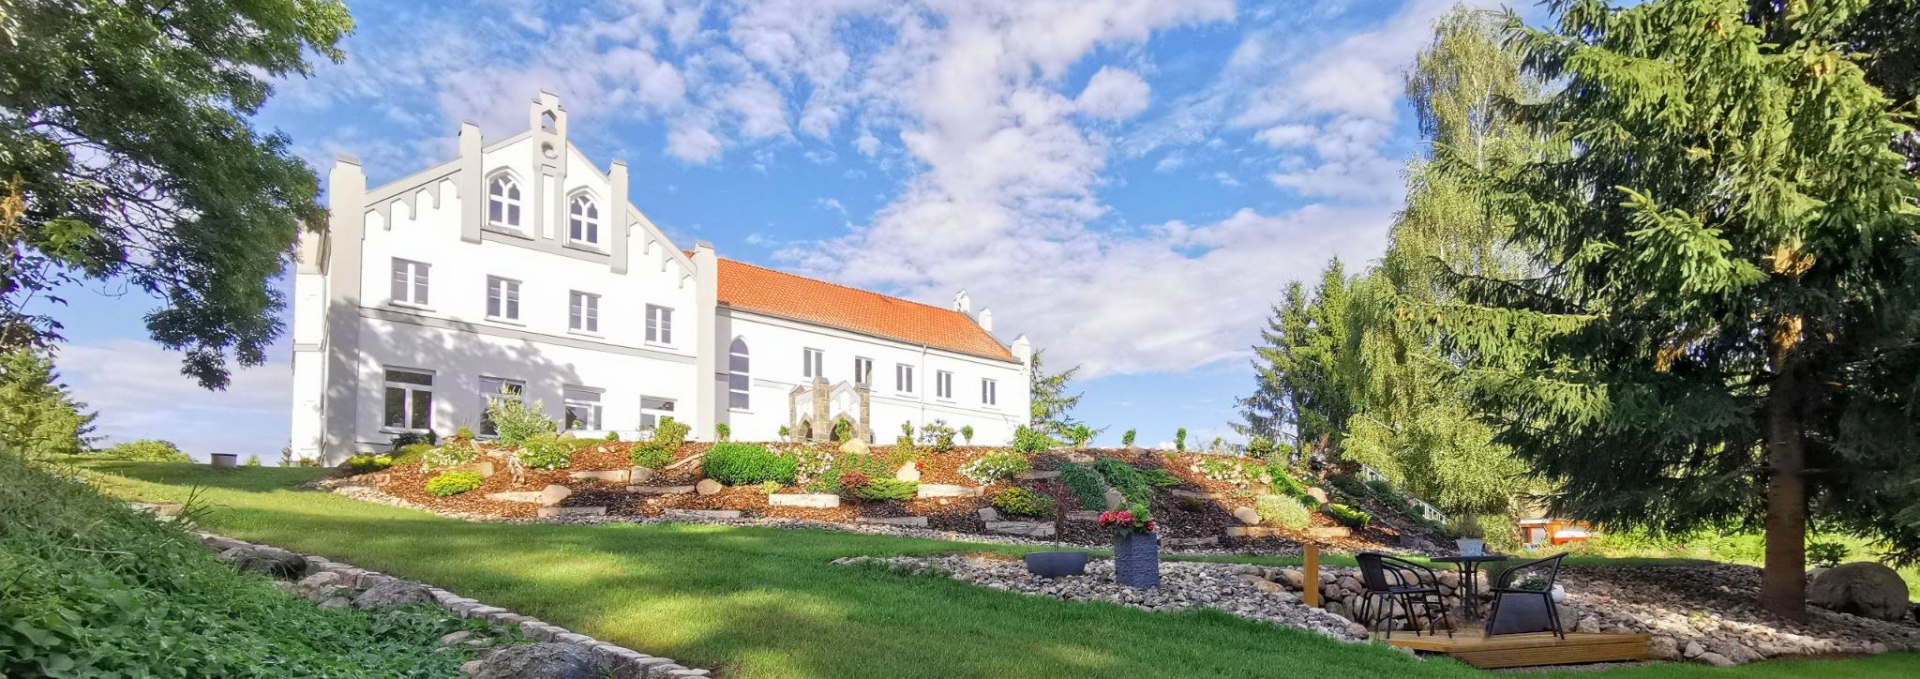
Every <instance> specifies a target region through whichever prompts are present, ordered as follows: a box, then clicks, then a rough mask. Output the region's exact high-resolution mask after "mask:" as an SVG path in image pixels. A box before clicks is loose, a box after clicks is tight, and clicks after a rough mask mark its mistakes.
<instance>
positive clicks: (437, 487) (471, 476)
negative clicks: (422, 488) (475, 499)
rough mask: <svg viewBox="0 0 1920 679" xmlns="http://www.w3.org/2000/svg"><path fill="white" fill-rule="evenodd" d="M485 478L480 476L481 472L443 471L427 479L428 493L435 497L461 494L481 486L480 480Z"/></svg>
mask: <svg viewBox="0 0 1920 679" xmlns="http://www.w3.org/2000/svg"><path fill="white" fill-rule="evenodd" d="M485 480H486V479H485V478H483V477H481V476H480V472H470V471H450V472H441V473H439V474H435V475H433V478H430V479H427V494H428V495H432V496H434V497H448V496H452V495H459V494H461V493H465V492H467V491H470V490H473V489H475V488H479V487H480V482H481V481H485Z"/></svg>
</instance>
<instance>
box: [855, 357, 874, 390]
mask: <svg viewBox="0 0 1920 679" xmlns="http://www.w3.org/2000/svg"><path fill="white" fill-rule="evenodd" d="M853 383H854V384H858V385H860V386H863V387H867V388H872V387H873V359H871V358H860V357H858V356H855V357H854V359H853Z"/></svg>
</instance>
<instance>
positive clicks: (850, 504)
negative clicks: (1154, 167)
mask: <svg viewBox="0 0 1920 679" xmlns="http://www.w3.org/2000/svg"><path fill="white" fill-rule="evenodd" d="M634 445H636V444H634V443H633V442H622V441H609V442H604V443H597V444H595V445H592V446H590V447H586V448H583V449H581V450H580V451H579V452H577V453H575V454H574V457H573V461H572V466H571V467H569V468H567V469H557V470H550V471H546V470H537V469H528V470H526V471H525V474H524V481H523V483H520V484H518V485H516V484H514V483H513V479H512V475H511V474H509V473H508V472H507V470H506V465H505V462H504V461H502V460H500V459H497V458H494V464H495V470H496V473H495V474H494V475H493V476H491V477H488V478H487V479H486V480H485V481H483V482H482V483H481V485H480V487H479V488H478V489H476V490H474V491H472V492H468V493H463V494H460V495H455V496H452V497H444V498H442V497H434V496H431V495H428V494H427V493H426V490H425V486H426V481H427V479H428V478H429V477H431V476H432V474H423V473H421V472H420V469H419V465H417V464H405V465H400V466H396V467H394V468H392V469H389V470H387V471H386V472H385V474H386V478H385V483H381V484H378V485H379V487H380V489H381V490H382V491H384V492H386V493H388V494H391V495H394V496H396V497H399V498H401V499H404V500H408V501H410V502H415V503H418V504H421V505H424V506H427V507H430V508H433V509H435V510H441V511H450V512H464V513H470V514H481V515H491V516H500V517H516V518H530V517H534V516H536V515H537V514H538V505H536V504H534V503H522V502H501V501H495V500H489V499H487V495H488V494H489V493H498V492H505V491H538V490H541V489H543V488H545V487H546V486H547V485H548V484H559V485H563V486H567V487H568V488H569V489H570V490H572V491H573V494H572V495H571V496H569V497H568V498H567V499H566V500H564V501H562V502H561V505H562V506H568V507H606V508H607V512H608V514H610V515H618V516H658V515H660V514H661V513H663V512H665V511H667V510H672V509H698V510H737V511H739V512H741V514H742V515H743V516H745V517H751V518H762V517H766V518H785V519H808V520H815V521H828V522H841V523H850V522H853V521H854V520H855V519H857V518H859V517H863V516H864V517H876V518H888V517H909V516H925V517H927V519H928V527H929V528H933V529H936V530H949V531H956V532H965V533H983V534H985V533H986V526H985V523H984V522H983V521H982V520H981V518H980V516H979V512H978V510H980V509H981V508H984V507H989V506H991V503H990V498H991V497H992V496H993V494H994V493H996V492H999V491H1000V490H1002V489H1005V488H1007V487H1011V486H1014V485H1018V486H1022V487H1025V488H1028V489H1031V490H1035V491H1037V492H1040V493H1042V494H1046V495H1049V496H1055V497H1059V496H1061V495H1064V496H1065V497H1066V498H1067V501H1068V503H1069V506H1068V507H1067V508H1068V509H1070V510H1078V509H1080V507H1079V505H1078V502H1077V501H1075V499H1074V498H1073V497H1072V495H1071V493H1066V492H1065V490H1064V488H1062V487H1061V486H1060V484H1059V482H1058V481H1057V480H1025V479H1022V480H1013V481H1001V482H996V483H993V484H991V485H989V486H987V487H986V488H985V490H984V492H983V494H982V495H981V496H980V497H953V498H919V499H914V500H909V501H905V502H869V501H862V500H858V499H855V498H851V497H845V496H843V497H842V499H841V502H840V506H838V507H834V508H827V509H814V508H805V507H784V506H782V507H775V506H771V505H769V504H768V502H767V497H766V493H765V492H764V491H762V489H760V488H758V487H733V488H725V489H722V490H721V491H720V492H719V493H716V494H713V495H699V494H696V493H687V494H675V495H642V494H637V493H631V492H628V491H627V489H626V487H625V485H626V484H614V483H604V482H594V481H587V480H580V479H573V478H571V477H569V473H571V472H576V471H609V470H624V469H628V468H630V467H631V466H632V462H631V451H632V448H633V446H634ZM711 445H712V444H710V443H688V444H685V445H683V446H681V448H680V449H679V450H678V451H676V454H675V457H674V460H675V462H676V463H678V462H683V461H684V462H687V463H686V464H683V465H681V466H680V467H679V468H672V465H671V464H670V465H668V469H665V470H662V471H660V472H658V473H657V475H656V476H655V477H654V478H653V479H651V480H649V481H647V482H646V483H645V484H644V485H649V486H690V485H694V484H695V483H697V482H698V481H699V480H700V478H701V473H700V463H699V462H698V461H697V460H696V461H689V458H691V457H693V456H696V455H701V454H703V453H704V452H705V451H706V450H707V449H708V448H709V447H711ZM483 448H486V446H485V445H484V444H483ZM995 450H997V449H994V448H985V447H978V446H967V447H959V448H956V449H954V450H952V451H949V452H944V453H936V452H932V451H928V450H926V449H924V448H923V449H920V450H919V451H918V459H919V460H920V462H921V468H920V475H921V476H920V478H921V482H922V483H938V484H953V485H962V486H971V485H974V484H973V482H972V481H971V480H969V479H967V478H966V477H965V476H963V475H961V474H960V472H959V469H960V467H961V466H962V465H964V464H966V463H967V462H969V461H972V460H974V459H977V458H978V457H980V456H981V455H984V454H986V453H988V452H993V451H995ZM872 452H873V454H875V455H877V456H885V455H887V454H888V453H891V452H892V447H891V444H877V445H875V446H873V451H872ZM501 454H503V453H500V452H499V451H488V455H501ZM1069 455H1073V456H1075V457H1079V456H1095V457H1112V458H1117V459H1120V460H1123V461H1125V462H1128V463H1130V464H1134V465H1136V466H1139V467H1141V468H1143V469H1165V470H1167V471H1168V472H1169V473H1171V474H1172V475H1173V476H1175V477H1176V478H1179V479H1180V480H1181V481H1182V483H1181V484H1180V485H1179V486H1177V487H1174V488H1167V489H1157V490H1156V492H1155V493H1154V495H1153V500H1152V502H1151V505H1150V509H1151V511H1152V512H1153V515H1154V518H1155V519H1156V520H1157V521H1158V523H1159V525H1160V533H1161V537H1162V539H1163V540H1180V539H1204V538H1218V540H1219V541H1218V547H1220V548H1222V549H1246V550H1253V551H1260V552H1280V553H1290V552H1296V551H1298V548H1299V545H1300V544H1302V543H1306V542H1314V543H1318V544H1320V545H1322V546H1325V547H1329V548H1335V549H1340V550H1363V549H1379V548H1383V547H1389V546H1394V545H1398V544H1400V542H1401V537H1400V535H1399V534H1398V532H1397V531H1395V530H1394V529H1393V528H1391V527H1388V526H1385V525H1384V522H1376V523H1375V524H1374V526H1371V527H1369V528H1368V529H1367V530H1365V531H1357V532H1355V534H1354V535H1352V536H1351V537H1344V538H1316V537H1312V536H1310V535H1308V534H1305V533H1299V532H1294V531H1286V530H1280V531H1277V533H1278V535H1277V536H1275V537H1262V538H1253V539H1250V538H1235V537H1226V535H1225V533H1226V530H1227V529H1228V528H1232V527H1236V526H1241V525H1242V524H1241V522H1240V521H1239V520H1238V519H1236V518H1234V516H1233V510H1234V508H1236V507H1242V506H1252V504H1253V502H1254V498H1255V496H1256V495H1257V493H1256V492H1255V491H1254V490H1253V489H1249V488H1245V487H1241V486H1237V485H1235V484H1233V483H1229V482H1224V481H1215V480H1212V479H1208V478H1206V477H1204V476H1202V475H1200V474H1199V473H1196V472H1194V471H1193V470H1192V469H1191V468H1192V466H1193V465H1194V461H1195V460H1196V459H1197V457H1198V456H1196V455H1195V454H1193V453H1168V452H1165V451H1145V450H1139V449H1113V448H1107V449H1090V450H1082V451H1062V450H1056V451H1052V452H1048V453H1042V454H1039V455H1036V456H1034V457H1033V459H1032V463H1033V468H1034V469H1035V470H1039V471H1051V470H1054V469H1057V468H1058V466H1059V464H1060V462H1062V461H1064V460H1066V459H1067V458H1068V456H1069ZM481 459H489V458H486V457H483V458H481ZM1172 490H1183V491H1189V492H1201V493H1207V494H1210V495H1212V496H1214V497H1213V498H1212V499H1199V500H1196V499H1186V498H1182V497H1180V496H1177V495H1175V494H1173V493H1172V492H1168V491H1172ZM779 492H783V493H800V492H805V491H804V490H803V489H801V488H799V487H788V488H783V489H780V491H779ZM1376 504H1377V503H1376ZM1365 509H1367V510H1368V511H1370V512H1374V513H1376V514H1377V513H1380V512H1383V511H1385V508H1384V507H1377V506H1366V507H1365ZM1313 521H1314V525H1315V526H1323V527H1334V526H1337V525H1338V523H1337V522H1335V521H1334V520H1333V519H1332V517H1329V516H1325V515H1322V514H1318V513H1316V514H1314V516H1313ZM1064 529H1065V530H1064V532H1063V533H1062V534H1061V535H1059V536H1057V537H1056V539H1057V540H1060V541H1063V542H1072V543H1078V544H1088V545H1101V544H1106V543H1108V542H1110V541H1111V536H1110V535H1109V534H1108V533H1107V532H1106V531H1105V530H1104V529H1102V528H1100V527H1099V525H1098V524H1096V523H1095V522H1092V521H1066V522H1064Z"/></svg>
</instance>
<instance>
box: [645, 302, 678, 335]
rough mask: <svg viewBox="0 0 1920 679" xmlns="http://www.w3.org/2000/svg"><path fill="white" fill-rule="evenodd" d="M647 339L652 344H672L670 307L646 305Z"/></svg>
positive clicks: (671, 311)
mask: <svg viewBox="0 0 1920 679" xmlns="http://www.w3.org/2000/svg"><path fill="white" fill-rule="evenodd" d="M647 341H648V342H652V343H654V344H673V310H672V309H669V308H667V307H663V306H655V305H652V304H648V305H647Z"/></svg>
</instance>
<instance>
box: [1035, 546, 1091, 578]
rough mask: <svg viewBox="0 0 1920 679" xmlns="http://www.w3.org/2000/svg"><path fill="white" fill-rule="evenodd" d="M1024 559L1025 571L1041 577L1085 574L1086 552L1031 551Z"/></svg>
mask: <svg viewBox="0 0 1920 679" xmlns="http://www.w3.org/2000/svg"><path fill="white" fill-rule="evenodd" d="M1026 560H1027V572H1028V573H1032V574H1034V575H1038V576H1040V577H1043V578H1058V577H1064V576H1068V575H1086V574H1087V553H1086V552H1033V553H1030V554H1028V555H1027V556H1026Z"/></svg>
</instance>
